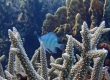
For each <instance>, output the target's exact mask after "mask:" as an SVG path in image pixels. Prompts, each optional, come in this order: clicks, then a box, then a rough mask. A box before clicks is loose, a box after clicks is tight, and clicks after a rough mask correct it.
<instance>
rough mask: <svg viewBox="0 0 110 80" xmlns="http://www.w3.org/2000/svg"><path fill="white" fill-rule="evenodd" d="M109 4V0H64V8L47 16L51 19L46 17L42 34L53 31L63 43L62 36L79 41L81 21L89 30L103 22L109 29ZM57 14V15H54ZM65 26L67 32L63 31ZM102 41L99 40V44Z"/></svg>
mask: <svg viewBox="0 0 110 80" xmlns="http://www.w3.org/2000/svg"><path fill="white" fill-rule="evenodd" d="M109 2H110V1H109V0H105V1H101V0H66V7H64V6H63V7H59V8H58V9H57V11H56V12H55V13H54V15H52V14H49V15H51V17H49V16H46V19H45V20H44V22H43V26H42V34H46V33H48V32H50V31H54V32H55V33H56V34H57V35H58V36H60V37H62V40H61V41H62V42H65V39H64V38H65V36H64V35H66V34H71V35H72V36H74V37H75V38H76V39H78V40H80V38H81V35H80V30H81V24H82V23H83V21H86V22H87V23H88V25H89V28H90V29H92V28H94V27H96V26H99V24H100V22H101V21H103V20H105V22H106V26H107V27H109V26H110V25H109V20H110V19H109V18H110V15H109V12H110V11H109V10H110V7H109V6H110V5H108V4H109ZM58 12H59V14H56V13H58ZM61 12H63V13H61ZM47 15H48V14H47ZM52 16H53V17H52ZM54 16H55V17H54ZM56 18H57V19H56ZM55 20H56V21H55ZM52 21H53V22H52ZM65 25H69V27H67V29H68V30H67V29H66V30H65ZM56 30H57V31H56ZM106 35H107V34H106ZM106 35H105V36H106ZM106 38H107V39H108V38H109V37H106ZM102 39H103V37H102ZM104 40H105V39H104ZM104 40H101V42H103V41H104ZM66 41H67V40H66Z"/></svg>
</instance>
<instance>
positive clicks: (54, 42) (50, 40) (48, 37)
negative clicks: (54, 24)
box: [38, 32, 64, 53]
mask: <svg viewBox="0 0 110 80" xmlns="http://www.w3.org/2000/svg"><path fill="white" fill-rule="evenodd" d="M38 40H39V42H40V41H42V42H43V45H44V47H45V50H47V51H48V52H49V50H50V51H51V52H53V53H57V51H56V47H57V48H59V49H61V50H62V49H63V47H64V44H59V43H58V40H59V38H58V37H57V36H56V34H55V33H54V32H49V33H47V34H45V35H43V36H41V37H39V38H38Z"/></svg>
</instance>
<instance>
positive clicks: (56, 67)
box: [0, 21, 110, 80]
mask: <svg viewBox="0 0 110 80" xmlns="http://www.w3.org/2000/svg"><path fill="white" fill-rule="evenodd" d="M104 27H105V21H102V22H101V24H100V26H99V27H97V28H93V29H91V30H89V28H88V25H87V23H86V22H85V21H84V22H83V25H82V29H81V31H80V33H81V37H82V43H80V42H79V41H77V40H76V39H75V38H73V37H72V35H68V34H66V37H67V39H68V41H67V45H66V49H65V52H64V53H63V54H62V57H61V58H57V59H54V58H53V57H52V56H51V58H50V61H51V63H50V65H51V68H49V67H48V66H47V59H46V52H45V49H44V45H43V42H42V41H41V42H40V47H39V48H38V49H37V50H36V52H35V54H34V55H33V57H32V60H29V58H28V56H27V54H26V51H25V49H24V47H23V42H22V39H21V37H20V34H19V32H18V31H17V29H16V28H15V27H13V30H10V29H9V30H8V35H9V38H10V42H11V46H10V53H9V60H8V66H7V69H6V70H5V71H4V70H3V68H2V66H1V65H0V70H1V71H2V72H0V79H1V80H22V78H24V79H26V77H27V79H28V80H84V79H87V77H86V76H87V74H88V73H87V72H88V71H89V72H90V73H91V80H101V79H102V80H103V77H104V79H105V78H106V79H107V80H109V79H110V76H109V73H108V71H107V70H106V67H103V65H104V60H105V58H106V56H107V53H108V51H107V50H106V49H97V47H96V46H97V44H98V42H99V40H100V38H101V36H102V34H104V33H105V32H108V31H110V28H104ZM74 47H76V48H77V49H78V50H79V51H80V52H81V54H79V55H80V56H79V55H78V54H76V56H75V52H74ZM38 54H40V63H39V62H38V61H37V59H36V58H38ZM4 57H5V56H4V55H3V56H2V57H0V62H1V61H3V59H4ZM76 57H77V59H78V60H76ZM61 60H62V61H63V63H62V64H59V63H60V61H61ZM92 60H93V61H92ZM91 61H92V62H93V63H94V64H93V66H90V63H91ZM35 68H37V69H35ZM103 73H105V74H104V75H105V76H103ZM4 74H5V76H4ZM18 75H19V76H18ZM51 75H53V76H54V77H52V76H51Z"/></svg>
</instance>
